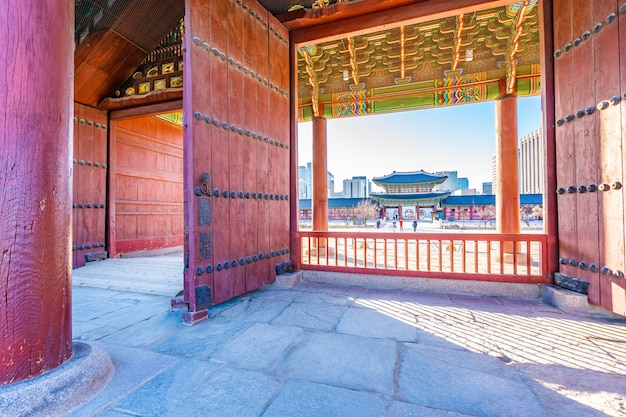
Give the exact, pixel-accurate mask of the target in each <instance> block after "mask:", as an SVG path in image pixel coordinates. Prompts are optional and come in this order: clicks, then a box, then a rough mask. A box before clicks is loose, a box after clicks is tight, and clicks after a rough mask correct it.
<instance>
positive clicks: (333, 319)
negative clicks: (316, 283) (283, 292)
mask: <svg viewBox="0 0 626 417" xmlns="http://www.w3.org/2000/svg"><path fill="white" fill-rule="evenodd" d="M347 310H348V307H347V306H337V305H326V304H323V303H298V302H294V303H292V304H290V305H289V306H288V307H287V308H286V309H285V310H283V312H282V313H280V315H278V317H276V318H275V319H274V320H273V321H272V324H281V325H285V326H298V327H304V328H307V329H316V330H324V331H328V330H331V329H333V328H335V326H336V325H337V323H339V320H340V319H341V317H342V316H343V315H344V313H345V312H346V311H347Z"/></svg>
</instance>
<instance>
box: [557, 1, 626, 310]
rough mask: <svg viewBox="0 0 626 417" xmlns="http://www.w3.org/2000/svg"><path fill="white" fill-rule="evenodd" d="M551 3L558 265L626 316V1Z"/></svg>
mask: <svg viewBox="0 0 626 417" xmlns="http://www.w3.org/2000/svg"><path fill="white" fill-rule="evenodd" d="M553 4H554V45H555V46H554V48H555V51H554V57H555V59H554V73H555V78H554V85H555V119H556V159H557V160H556V175H557V190H556V191H557V193H558V200H557V201H558V225H559V260H560V272H561V273H564V274H566V275H568V276H573V277H577V278H581V279H583V280H586V281H588V282H589V290H588V291H589V302H590V303H592V304H595V305H599V306H602V307H604V308H606V309H608V310H611V311H613V312H616V313H618V314H623V315H625V314H626V295H625V294H626V293H625V288H626V286H625V284H624V265H625V258H624V257H625V254H624V240H625V228H624V222H625V221H626V218H625V214H624V207H625V205H624V204H625V202H624V190H623V187H622V184H623V182H624V168H625V165H624V152H623V149H624V142H623V141H624V136H625V134H626V131H625V129H626V115H625V113H626V107H625V105H626V104H625V103H624V99H626V97H623V96H622V92H623V91H626V74H625V73H624V71H620V67H622V68H623V67H624V64H626V36H624V35H623V33H624V31H626V15H625V14H623V12H626V7H625V6H621V9H623V10H619V9H620V6H619V4H618V2H617V1H615V0H596V1H593V2H579V1H575V0H556V1H554V3H553ZM620 11H621V12H622V13H620ZM620 30H621V32H620ZM620 52H621V53H620ZM620 59H621V60H622V61H623V62H621V63H620ZM620 64H621V65H620Z"/></svg>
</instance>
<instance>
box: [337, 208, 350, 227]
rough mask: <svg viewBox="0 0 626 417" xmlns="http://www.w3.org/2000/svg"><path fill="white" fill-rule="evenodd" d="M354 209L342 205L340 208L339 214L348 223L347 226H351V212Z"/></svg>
mask: <svg viewBox="0 0 626 417" xmlns="http://www.w3.org/2000/svg"><path fill="white" fill-rule="evenodd" d="M351 211H352V210H351V209H348V208H347V207H342V208H340V209H339V216H341V217H342V219H343V222H344V223H345V224H346V228H347V227H348V226H350V212H351Z"/></svg>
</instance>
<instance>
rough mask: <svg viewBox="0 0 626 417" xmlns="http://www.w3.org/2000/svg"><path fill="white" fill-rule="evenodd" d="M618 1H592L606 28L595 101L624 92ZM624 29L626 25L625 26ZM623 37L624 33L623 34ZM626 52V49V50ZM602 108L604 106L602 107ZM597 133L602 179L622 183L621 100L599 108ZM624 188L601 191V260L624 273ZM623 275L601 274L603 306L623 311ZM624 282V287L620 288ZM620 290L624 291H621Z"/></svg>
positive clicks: (597, 51)
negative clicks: (615, 15) (613, 16)
mask: <svg viewBox="0 0 626 417" xmlns="http://www.w3.org/2000/svg"><path fill="white" fill-rule="evenodd" d="M618 7H619V5H618V3H617V2H616V1H615V0H598V1H594V2H593V18H594V21H595V22H603V23H604V25H603V28H602V30H600V31H599V32H598V33H596V34H595V35H594V36H593V37H592V40H593V49H594V55H595V56H594V63H595V68H594V79H595V80H596V103H602V102H605V103H606V102H607V101H608V100H610V99H611V97H614V96H620V95H621V92H622V90H621V88H620V66H619V64H620V62H619V54H620V51H619V36H620V34H619V28H618V25H619V23H618V22H614V23H611V24H610V23H607V21H606V19H607V16H609V15H610V14H611V13H617V11H618ZM622 29H623V28H622ZM622 36H623V34H622ZM624 52H626V51H624ZM600 108H601V109H602V108H603V107H600ZM596 120H597V125H596V134H597V137H598V138H599V146H598V150H599V152H600V181H601V182H602V183H603V184H607V185H612V184H614V183H616V182H620V183H623V181H624V179H623V166H622V163H623V157H620V156H621V155H623V149H622V131H621V109H620V105H619V103H617V104H611V103H610V102H609V103H608V105H607V106H606V108H605V109H604V110H599V111H597V115H596ZM623 192H624V191H623V188H622V189H615V188H613V187H611V188H610V190H608V191H605V192H602V193H601V194H600V206H599V212H600V242H601V244H600V262H601V263H602V266H605V267H607V268H609V269H610V270H611V271H621V272H622V273H623V272H624V221H625V220H626V219H625V217H624V198H623ZM623 281H624V280H623V278H616V277H614V276H613V275H611V274H607V275H601V276H600V305H601V306H602V307H605V308H607V309H609V310H612V311H615V312H617V313H620V314H626V310H624V308H623V306H624V291H623ZM620 284H621V287H620ZM620 289H621V291H620Z"/></svg>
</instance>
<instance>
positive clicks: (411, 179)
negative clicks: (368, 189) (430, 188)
mask: <svg viewBox="0 0 626 417" xmlns="http://www.w3.org/2000/svg"><path fill="white" fill-rule="evenodd" d="M447 178H448V177H447V176H446V175H436V174H431V173H429V172H426V171H424V170H420V171H411V172H396V171H393V172H392V173H391V174H389V175H385V176H383V177H374V178H372V181H374V183H376V184H423V183H442V182H444V181H445V180H446V179H447Z"/></svg>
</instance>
